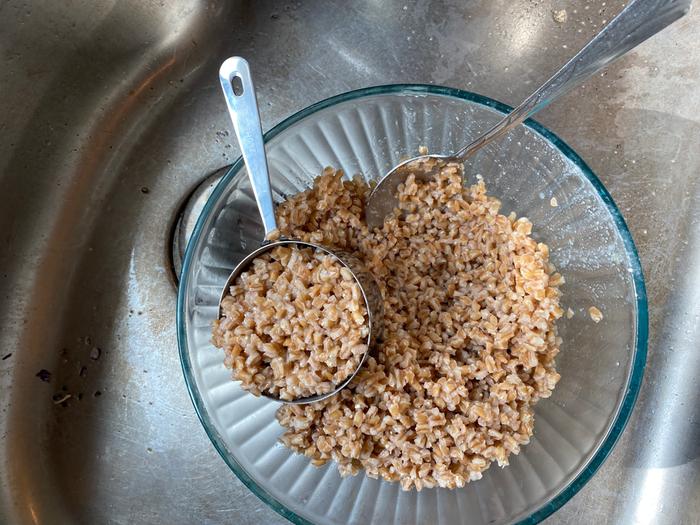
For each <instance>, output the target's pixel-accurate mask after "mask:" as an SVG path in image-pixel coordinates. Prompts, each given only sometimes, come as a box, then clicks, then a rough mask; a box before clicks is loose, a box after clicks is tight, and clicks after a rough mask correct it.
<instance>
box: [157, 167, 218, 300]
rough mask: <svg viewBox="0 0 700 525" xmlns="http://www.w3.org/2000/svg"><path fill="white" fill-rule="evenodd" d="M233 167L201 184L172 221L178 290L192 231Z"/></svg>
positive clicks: (172, 273) (172, 253)
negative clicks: (216, 189) (210, 197)
mask: <svg viewBox="0 0 700 525" xmlns="http://www.w3.org/2000/svg"><path fill="white" fill-rule="evenodd" d="M230 168H231V166H225V167H223V168H221V169H219V170H217V171H215V172H214V173H212V174H211V175H209V176H208V177H207V178H205V179H204V180H203V181H202V182H200V183H199V184H198V185H197V186H195V188H194V189H193V190H192V191H191V192H190V193H189V195H188V196H187V197H186V198H185V199H184V200H183V203H182V205H181V206H180V208H179V209H178V211H177V213H176V214H175V216H174V219H173V221H172V226H171V229H170V253H169V255H170V264H169V268H170V277H171V280H172V283H173V285H174V286H175V288H176V289H177V286H178V284H179V283H180V273H181V272H182V261H183V259H184V258H185V249H186V248H187V242H188V241H189V240H190V237H191V236H192V231H193V230H194V226H195V224H196V223H197V219H198V218H199V215H200V214H201V213H202V210H203V209H204V205H205V204H206V202H207V199H209V196H210V195H211V193H212V191H214V188H215V187H216V185H217V184H218V183H219V181H220V180H221V178H222V177H223V176H224V175H225V174H226V172H227V171H228V170H229V169H230Z"/></svg>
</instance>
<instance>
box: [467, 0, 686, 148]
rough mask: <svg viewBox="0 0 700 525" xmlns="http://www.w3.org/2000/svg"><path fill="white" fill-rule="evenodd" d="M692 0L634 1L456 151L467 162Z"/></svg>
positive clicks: (680, 13)
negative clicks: (526, 94)
mask: <svg viewBox="0 0 700 525" xmlns="http://www.w3.org/2000/svg"><path fill="white" fill-rule="evenodd" d="M690 2H691V0H634V1H632V2H630V3H629V4H628V5H627V7H625V8H624V9H623V10H622V11H621V12H620V14H619V15H617V16H616V17H615V18H614V19H613V20H612V21H611V22H610V23H609V24H608V25H607V26H605V27H604V28H603V30H602V31H601V32H600V33H598V34H597V35H596V36H595V37H594V38H593V40H591V41H590V42H588V44H586V45H585V46H584V47H583V49H581V51H579V52H578V53H577V54H576V55H575V56H574V57H573V58H572V59H571V60H569V61H568V62H567V63H566V64H565V65H564V66H563V67H562V68H561V69H560V70H559V71H557V72H556V73H555V74H554V76H552V77H551V78H550V79H549V80H548V81H547V82H545V83H544V84H543V85H542V86H541V87H539V88H538V89H537V91H535V92H534V93H533V94H532V95H530V96H529V97H528V98H526V99H525V101H524V102H523V103H522V104H520V105H519V106H518V107H517V108H515V109H514V110H513V111H511V112H510V113H509V114H508V115H506V116H505V117H504V118H503V119H502V120H501V121H500V122H499V123H498V124H496V125H495V126H494V127H493V128H491V129H490V130H488V131H487V132H486V133H484V134H483V135H481V136H480V137H479V138H477V139H476V140H474V141H473V142H472V143H471V144H468V145H466V146H465V147H464V148H462V149H460V150H459V151H458V152H457V153H455V157H458V158H459V159H460V160H462V161H464V160H466V159H467V158H468V157H469V156H471V155H472V154H473V153H474V152H476V151H477V150H478V149H479V148H481V147H483V146H485V145H486V144H488V143H489V142H491V141H493V140H496V139H497V138H499V137H501V136H502V135H504V134H505V133H508V132H509V131H510V130H511V129H513V128H514V127H516V126H518V125H519V124H521V123H522V122H523V121H524V120H526V119H527V118H528V117H531V116H532V115H534V114H535V113H537V112H538V111H539V110H540V109H542V108H543V107H545V106H547V105H548V104H549V103H550V102H553V101H554V100H556V99H557V98H559V97H560V96H562V95H563V94H565V93H567V92H568V91H569V90H571V89H572V88H574V87H575V86H577V85H578V84H580V83H581V82H582V81H584V80H585V79H587V78H589V77H590V76H592V75H593V74H594V73H596V72H597V71H599V70H601V69H603V68H604V67H605V66H607V65H608V64H610V63H611V62H613V61H614V60H615V59H617V58H619V57H620V56H622V55H624V54H625V53H627V51H629V50H630V49H632V48H633V47H635V46H637V45H638V44H640V43H642V42H644V41H645V40H646V39H647V38H649V37H650V36H652V35H654V34H656V33H658V32H659V31H661V30H662V29H663V28H665V27H666V26H667V25H669V24H671V23H673V22H674V21H675V20H677V19H679V18H680V17H682V16H683V15H684V14H686V13H687V12H688V10H689V9H690Z"/></svg>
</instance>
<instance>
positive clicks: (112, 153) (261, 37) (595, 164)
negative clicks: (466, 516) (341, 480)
mask: <svg viewBox="0 0 700 525" xmlns="http://www.w3.org/2000/svg"><path fill="white" fill-rule="evenodd" d="M622 5H623V3H622V2H621V1H619V0H607V1H606V2H603V1H598V0H591V1H590V2H586V1H582V0H581V1H574V2H564V1H563V0H539V1H530V0H518V1H510V0H483V1H469V2H463V1H456V0H449V1H443V2H432V3H429V2H413V1H411V2H408V1H402V2H391V1H389V2H374V1H370V0H365V1H357V2H324V1H321V0H317V1H309V2H271V1H268V2H255V3H253V2H224V1H219V0H217V1H207V2H205V1H200V0H172V1H168V2H156V1H151V0H149V1H137V0H119V1H117V0H111V1H109V0H99V1H95V2H85V1H74V2H52V1H48V0H31V1H29V2H16V1H12V0H10V1H7V2H3V3H2V4H0V57H1V61H2V68H0V93H1V96H0V115H2V117H1V118H0V137H2V138H1V140H0V202H1V203H2V204H1V205H0V232H1V233H0V297H1V298H2V301H1V302H0V348H1V349H2V350H1V352H2V355H0V357H2V358H3V359H2V360H1V361H0V391H1V392H2V395H1V396H0V522H2V523H19V524H25V523H50V524H61V523H115V524H121V523H163V522H167V523H172V524H179V523H182V524H187V523H212V524H214V523H237V524H241V525H252V524H274V523H285V520H284V519H283V518H281V517H280V516H278V515H277V514H276V513H274V512H273V511H272V510H270V509H268V508H267V507H266V506H265V505H264V504H263V503H262V502H260V501H259V500H258V499H257V498H256V497H255V496H253V495H252V494H251V493H250V492H249V491H248V490H247V489H246V488H245V487H244V486H243V485H242V484H241V483H240V482H239V481H238V480H237V479H236V478H235V477H234V476H233V475H232V474H231V473H230V471H229V470H228V468H227V467H226V466H225V464H224V463H223V461H221V459H220V458H219V457H218V455H217V454H216V452H215V451H214V449H213V448H212V446H211V445H210V443H209V441H208V440H207V437H206V435H205V433H204V431H203V430H202V428H201V427H200V425H199V422H198V420H197V418H196V416H195V414H194V410H193V408H192V406H191V404H190V401H189V399H188V397H187V393H186V390H185V386H184V383H183V380H182V374H181V372H180V364H179V360H178V355H177V345H176V341H175V327H174V311H175V292H174V288H173V285H172V283H171V280H170V275H169V262H168V258H167V255H166V254H167V253H168V252H169V250H170V241H169V227H170V224H171V222H172V220H173V217H174V215H175V213H176V210H177V209H178V207H179V205H180V203H181V201H182V199H183V198H184V197H185V196H186V195H187V194H188V192H189V191H190V190H191V189H192V188H193V187H194V186H195V185H196V184H197V183H198V182H199V181H201V180H203V179H204V178H205V177H206V176H207V175H208V174H210V173H212V172H214V171H216V170H217V169H220V168H221V167H223V166H225V165H228V164H230V163H231V162H232V161H233V160H234V159H235V158H236V156H237V149H236V145H235V144H233V140H232V137H231V136H230V135H228V134H227V131H228V130H229V123H228V122H227V116H226V113H225V110H224V105H223V102H222V100H221V96H220V94H219V87H218V85H217V82H216V71H217V67H218V65H219V63H220V62H221V60H222V59H224V58H225V57H227V56H229V55H232V54H240V55H244V56H246V57H248V58H249V60H250V61H251V63H252V66H253V67H254V69H255V71H256V80H257V87H258V91H259V97H260V101H261V111H262V119H263V123H264V126H265V127H266V128H269V127H271V126H273V125H274V124H275V123H277V122H279V121H280V120H281V119H282V118H284V117H286V116H288V115H289V114H290V113H292V112H293V111H296V110H298V109H301V108H303V107H305V106H307V105H308V104H310V103H312V102H315V101H317V100H320V99H322V98H325V97H327V96H330V95H334V94H337V93H340V92H343V91H346V90H349V89H353V88H359V87H363V86H367V85H372V84H380V83H390V82H426V83H436V84H444V85H448V86H454V87H459V88H463V89H468V90H473V91H476V92H479V93H482V94H485V95H488V96H491V97H494V98H497V99H499V100H502V101H504V102H507V103H510V104H514V103H517V102H518V101H519V100H521V99H522V98H523V97H524V96H525V95H526V94H528V92H529V91H530V90H531V89H532V88H533V87H534V86H535V85H537V84H538V83H540V82H541V81H542V80H543V79H544V78H545V77H546V76H547V75H548V74H549V73H551V72H552V71H553V70H554V69H556V68H557V67H558V65H559V64H561V63H562V62H563V61H564V60H565V58H566V57H568V56H570V55H571V54H572V53H573V52H575V50H576V49H577V48H578V47H579V46H580V45H582V44H583V43H584V42H585V41H586V39H587V38H589V37H590V35H592V34H593V32H594V31H595V30H596V28H597V27H599V25H600V24H601V23H603V21H604V20H608V19H610V17H611V16H613V15H614V14H615V13H616V12H617V11H619V9H621V7H622ZM560 9H566V12H567V17H566V21H559V22H557V21H555V19H554V17H553V16H552V11H553V10H560ZM699 31H700V13H699V12H698V10H697V8H696V10H695V11H694V12H691V14H690V15H689V16H688V17H686V18H685V19H684V20H682V21H680V22H679V23H677V24H676V25H674V26H673V27H672V28H670V29H669V30H667V31H666V32H664V33H663V34H662V35H658V36H657V37H655V38H654V39H653V40H651V41H649V42H647V43H645V44H644V45H642V46H641V47H640V48H638V50H636V51H635V52H633V53H632V54H630V55H629V56H627V57H625V58H624V59H622V60H621V61H620V62H618V63H617V64H616V65H614V66H613V67H612V68H610V69H609V70H608V71H606V72H605V73H603V74H602V75H600V76H598V77H596V78H595V79H592V80H591V81H590V82H587V83H586V85H585V86H583V87H581V88H580V89H577V90H576V91H574V92H572V93H571V94H569V95H568V96H567V97H566V99H564V100H562V101H560V102H558V103H557V104H556V105H555V106H553V107H551V108H549V109H547V110H545V111H544V112H542V113H541V115H539V117H538V119H539V120H540V121H541V122H542V123H544V124H545V125H546V126H548V127H550V128H551V129H552V130H554V131H555V132H556V133H557V134H559V135H560V136H561V137H562V138H563V139H564V140H566V141H567V142H568V143H569V144H570V145H572V146H573V147H574V148H575V149H576V150H577V151H578V152H579V153H580V154H581V156H582V157H583V158H584V159H585V160H586V161H587V162H588V163H589V164H590V165H591V166H592V168H593V169H594V170H595V172H596V173H597V174H598V175H599V176H600V177H601V179H602V180H603V181H604V183H605V184H606V185H607V187H608V188H609V189H610V192H611V193H612V195H613V197H614V198H615V200H616V201H617V203H618V204H619V206H620V208H621V210H622V211H623V214H624V216H625V218H626V220H627V222H628V224H629V226H630V228H631V230H632V233H633V235H634V238H635V241H636V242H637V246H638V248H639V251H640V255H641V259H642V263H643V266H644V271H645V274H646V278H647V285H648V292H649V299H650V314H651V340H650V354H649V364H648V367H647V373H646V379H645V383H644V386H643V388H642V392H641V395H640V399H639V402H638V404H637V407H636V409H635V411H634V414H633V416H632V419H631V421H630V423H629V425H628V428H627V430H626V431H625V433H624V435H623V437H622V439H621V440H620V442H619V444H618V446H617V448H616V449H615V451H614V452H613V454H612V455H611V457H610V458H609V459H608V461H607V462H606V463H605V464H604V465H603V467H602V468H601V469H600V471H599V472H598V473H597V474H596V475H595V477H594V478H593V479H592V480H591V481H590V482H589V483H588V484H587V485H586V486H585V487H584V488H583V489H582V490H581V492H580V493H579V494H578V495H576V496H575V497H574V498H573V499H572V500H571V501H570V502H569V503H568V504H566V505H565V506H564V507H563V508H562V509H561V510H560V511H559V512H557V513H556V514H554V515H553V516H552V517H551V518H549V519H548V520H547V523H551V524H557V523H592V522H597V523H641V524H645V523H654V524H679V523H680V524H683V523H687V524H691V523H699V522H700V459H698V457H699V456H700V416H699V415H698V408H697V407H698V406H700V385H698V379H697V378H698V376H699V375H700V351H699V349H700V319H699V313H700V262H698V261H700V227H699V226H700V187H699V183H698V180H699V178H698V173H700V149H698V142H699V141H700V120H699V117H698V114H699V112H698V109H700V90H699V89H697V85H698V81H699V80H700V52H699V51H698V48H697V45H696V42H697V34H698V32H699ZM94 348H99V349H100V352H99V356H97V353H98V352H96V351H95V350H94ZM91 354H92V358H91ZM95 357H97V358H96V359H95ZM42 369H45V370H47V371H48V372H50V374H51V376H50V381H48V382H45V381H41V380H40V379H39V378H38V377H36V374H37V372H38V371H39V370H42ZM68 394H70V395H71V397H70V398H69V399H68V400H67V401H66V402H65V406H63V405H62V404H54V396H57V397H56V401H60V399H61V398H62V397H65V396H66V395H68ZM79 395H80V399H78V397H79Z"/></svg>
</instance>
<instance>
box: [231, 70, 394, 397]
mask: <svg viewBox="0 0 700 525" xmlns="http://www.w3.org/2000/svg"><path fill="white" fill-rule="evenodd" d="M219 81H220V82H221V87H222V88H223V90H224V97H225V98H226V105H227V106H228V111H229V114H230V115H231V122H233V129H234V130H235V132H236V137H237V138H238V144H239V145H240V148H241V153H242V154H243V160H244V161H245V165H246V169H247V171H248V177H249V178H250V184H251V186H252V187H253V193H254V194H255V200H256V202H257V204H258V210H259V211H260V217H261V218H262V222H263V227H264V229H265V239H268V238H269V237H270V235H271V234H273V233H274V232H276V231H277V220H276V219H275V207H274V204H273V202H272V191H271V189H270V175H269V172H268V167H267V158H266V156H265V146H264V143H263V136H262V129H261V127H260V114H259V112H258V103H257V100H256V97H255V90H254V87H253V79H252V78H251V75H250V68H249V67H248V62H247V61H246V60H245V59H243V58H240V57H232V58H229V59H227V60H226V61H225V62H224V63H223V64H222V65H221V68H220V69H219ZM289 245H296V246H302V247H310V248H313V249H315V250H320V251H322V252H324V253H327V254H328V255H331V256H333V257H335V259H336V260H337V261H338V262H339V263H340V264H342V265H343V266H345V267H346V268H347V269H348V270H350V273H352V275H353V277H354V278H355V281H356V282H357V285H358V286H359V287H360V291H361V292H362V297H363V299H364V301H365V306H366V307H367V317H368V319H367V321H368V329H369V330H368V335H367V349H368V350H367V352H365V354H364V355H363V356H362V359H360V362H359V364H358V365H357V368H356V369H355V371H354V372H353V373H352V374H350V376H349V377H348V378H347V379H345V380H344V381H342V382H341V383H339V384H337V385H335V388H334V389H333V390H332V391H330V392H328V393H326V394H319V395H315V396H309V397H304V398H299V399H293V400H283V399H280V398H278V397H274V396H271V395H267V394H263V395H264V397H267V398H269V399H274V400H276V401H282V402H285V403H294V404H301V403H313V402H314V401H320V400H322V399H326V398H328V397H330V396H332V395H334V394H336V393H337V392H339V391H340V390H342V389H343V388H345V387H346V386H347V385H348V384H349V383H350V381H352V379H353V378H354V377H355V375H356V374H357V372H358V371H359V370H360V368H361V367H362V365H363V363H364V362H365V360H366V359H367V355H368V353H369V349H370V348H371V347H372V345H373V344H374V342H375V341H376V340H377V339H378V338H379V336H380V335H381V330H382V321H383V313H384V312H383V302H382V296H381V293H380V292H379V286H378V285H377V282H376V281H375V280H374V277H373V276H372V274H370V273H369V272H368V271H367V270H366V269H365V267H364V265H363V264H362V262H361V261H360V260H359V259H358V258H357V257H355V256H354V255H352V254H350V253H347V252H341V251H335V252H334V251H333V250H331V249H329V248H327V247H325V246H320V245H318V244H314V243H310V242H306V241H301V240H297V239H281V240H277V241H274V242H269V241H268V240H264V241H263V243H262V245H261V246H260V248H258V249H257V250H255V251H253V252H252V253H251V254H250V255H248V256H247V257H245V258H244V259H243V260H242V261H241V262H239V263H238V265H237V266H236V267H235V268H234V269H233V271H232V272H231V275H229V278H228V279H227V280H226V284H225V285H224V288H223V290H222V292H221V297H220V298H219V319H221V316H222V309H221V302H222V301H223V299H224V297H226V295H228V293H229V288H230V287H231V285H232V284H233V283H234V282H235V280H236V279H237V278H238V276H239V275H240V274H241V273H242V272H243V271H244V270H245V269H246V267H247V266H248V265H249V264H250V263H251V262H252V261H253V259H255V258H256V257H258V256H260V255H261V254H263V253H265V252H267V251H270V250H272V249H273V248H275V247H277V246H289Z"/></svg>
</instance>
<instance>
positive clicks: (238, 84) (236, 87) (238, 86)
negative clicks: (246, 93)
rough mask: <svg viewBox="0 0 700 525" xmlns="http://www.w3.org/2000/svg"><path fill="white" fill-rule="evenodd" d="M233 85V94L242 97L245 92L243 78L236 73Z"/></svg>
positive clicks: (232, 80)
mask: <svg viewBox="0 0 700 525" xmlns="http://www.w3.org/2000/svg"><path fill="white" fill-rule="evenodd" d="M231 87H233V94H234V95H236V96H237V97H240V96H241V95H242V94H243V79H242V78H241V77H239V76H238V75H236V76H235V77H233V78H232V79H231Z"/></svg>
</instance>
